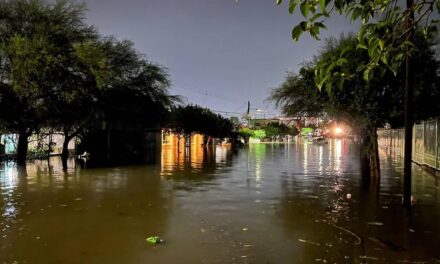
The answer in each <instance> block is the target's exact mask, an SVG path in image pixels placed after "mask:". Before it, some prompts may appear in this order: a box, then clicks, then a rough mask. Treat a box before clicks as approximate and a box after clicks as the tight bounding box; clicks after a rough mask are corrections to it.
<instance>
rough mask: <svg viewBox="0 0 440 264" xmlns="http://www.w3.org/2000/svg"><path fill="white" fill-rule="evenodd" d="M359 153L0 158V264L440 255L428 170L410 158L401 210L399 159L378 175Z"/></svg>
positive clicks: (271, 148) (259, 147)
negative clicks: (146, 160)
mask: <svg viewBox="0 0 440 264" xmlns="http://www.w3.org/2000/svg"><path fill="white" fill-rule="evenodd" d="M357 154H358V149H357V146H356V144H354V143H353V142H351V141H349V140H344V139H339V140H332V141H331V142H330V143H329V144H324V145H317V144H307V143H304V142H296V143H293V144H252V145H250V146H249V148H245V149H240V150H238V151H236V152H233V151H231V150H230V149H228V148H221V147H216V148H215V149H214V150H210V151H203V149H193V150H190V151H188V150H187V151H182V152H181V153H180V154H179V153H177V151H176V150H164V151H163V152H162V153H161V154H160V157H159V158H158V160H159V161H160V162H158V163H157V164H154V165H145V166H122V167H113V168H87V169H84V168H81V167H79V166H78V165H75V162H74V161H73V160H71V161H69V169H68V170H67V171H66V172H63V171H62V169H61V161H60V160H59V159H57V158H53V159H51V160H50V163H49V164H48V162H47V161H34V162H30V163H29V164H28V165H27V167H26V170H23V169H21V170H20V169H17V167H16V166H15V164H14V163H12V162H4V163H2V164H1V166H0V191H1V192H0V263H14V264H17V263H106V264H109V263H440V193H439V185H438V182H437V181H436V180H435V178H434V177H433V176H431V175H430V174H428V173H426V172H424V171H423V170H421V169H420V168H419V167H417V166H414V168H413V171H414V179H413V191H414V203H415V205H414V208H413V210H412V211H411V213H408V212H406V211H405V210H403V208H402V206H401V199H402V188H401V186H402V175H401V171H402V167H401V163H400V161H399V160H398V159H391V158H388V157H386V156H384V155H382V156H381V158H382V159H381V162H382V163H381V166H382V177H381V179H380V185H377V184H375V181H370V182H367V181H364V180H362V177H361V175H360V174H359V163H358V156H357ZM382 154H383V153H382ZM153 235H157V236H160V237H161V238H162V239H164V240H165V243H163V244H156V245H154V244H150V243H148V242H147V241H146V238H147V237H149V236H153Z"/></svg>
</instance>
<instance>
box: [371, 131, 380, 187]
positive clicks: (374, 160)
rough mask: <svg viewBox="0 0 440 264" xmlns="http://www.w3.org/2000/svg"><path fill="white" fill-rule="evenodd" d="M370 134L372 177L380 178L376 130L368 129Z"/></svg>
mask: <svg viewBox="0 0 440 264" xmlns="http://www.w3.org/2000/svg"><path fill="white" fill-rule="evenodd" d="M370 134H371V159H372V164H371V165H372V166H371V167H372V176H373V177H375V178H377V179H379V178H380V160H379V144H378V142H377V128H376V127H372V128H370Z"/></svg>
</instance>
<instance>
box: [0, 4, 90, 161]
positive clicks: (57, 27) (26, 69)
mask: <svg viewBox="0 0 440 264" xmlns="http://www.w3.org/2000/svg"><path fill="white" fill-rule="evenodd" d="M0 10H1V11H0V12H1V14H0V81H1V85H0V89H1V90H0V94H1V97H2V100H1V102H0V104H2V106H1V108H5V109H8V110H7V111H2V113H1V114H0V120H1V121H2V122H3V123H4V124H5V127H7V129H8V130H9V131H11V132H14V133H18V135H19V137H18V147H17V161H18V163H19V164H24V162H25V160H26V154H27V146H28V136H29V135H30V134H32V133H33V132H35V131H37V130H38V129H39V128H41V127H42V126H43V125H44V122H45V120H46V116H47V113H48V105H50V103H51V102H50V101H48V98H51V96H49V95H51V94H53V93H56V92H58V91H59V90H64V89H63V87H62V85H60V81H61V80H62V79H60V78H59V77H60V73H61V72H65V71H66V70H70V69H69V68H68V67H67V66H66V62H68V61H69V59H70V56H66V53H70V52H74V43H77V42H80V41H82V40H84V38H87V36H88V35H89V34H92V33H93V29H92V28H90V27H88V26H86V25H85V24H84V23H83V16H82V15H83V12H84V7H83V6H82V5H76V4H73V3H70V2H68V1H59V2H56V3H55V4H46V3H45V2H43V1H40V0H17V1H1V2H0Z"/></svg>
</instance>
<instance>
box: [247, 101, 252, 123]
mask: <svg viewBox="0 0 440 264" xmlns="http://www.w3.org/2000/svg"><path fill="white" fill-rule="evenodd" d="M250 110H251V101H248V107H247V111H246V117H247V120H248V127H250V126H251V116H250Z"/></svg>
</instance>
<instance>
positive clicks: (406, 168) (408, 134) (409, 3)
mask: <svg viewBox="0 0 440 264" xmlns="http://www.w3.org/2000/svg"><path fill="white" fill-rule="evenodd" d="M406 8H407V10H410V9H412V8H413V0H406ZM413 22H414V11H413V10H410V12H409V17H408V21H407V26H408V27H410V30H409V31H408V35H407V36H406V40H408V41H410V42H413V37H414V26H413V25H412V23H413ZM405 64H406V69H405V150H404V151H405V153H404V161H403V205H404V206H405V207H406V208H408V209H409V208H411V162H412V134H413V125H414V121H413V93H414V92H413V90H414V87H413V86H414V72H413V70H412V67H411V66H412V65H411V64H412V59H411V55H410V47H409V46H407V47H406V63H405Z"/></svg>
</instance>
